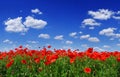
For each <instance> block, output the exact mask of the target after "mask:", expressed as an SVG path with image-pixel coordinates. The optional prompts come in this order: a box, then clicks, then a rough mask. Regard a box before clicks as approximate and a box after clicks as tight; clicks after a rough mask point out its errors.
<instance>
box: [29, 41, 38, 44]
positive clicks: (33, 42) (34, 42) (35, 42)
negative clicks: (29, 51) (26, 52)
mask: <svg viewBox="0 0 120 77" xmlns="http://www.w3.org/2000/svg"><path fill="white" fill-rule="evenodd" d="M28 43H32V44H37V43H38V41H28Z"/></svg>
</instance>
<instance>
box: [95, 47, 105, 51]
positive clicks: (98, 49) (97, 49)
mask: <svg viewBox="0 0 120 77" xmlns="http://www.w3.org/2000/svg"><path fill="white" fill-rule="evenodd" d="M94 51H105V50H104V49H102V48H100V47H94Z"/></svg>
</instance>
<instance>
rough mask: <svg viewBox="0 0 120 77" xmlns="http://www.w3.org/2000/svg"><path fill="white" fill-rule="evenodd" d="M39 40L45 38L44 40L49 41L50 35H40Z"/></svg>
mask: <svg viewBox="0 0 120 77" xmlns="http://www.w3.org/2000/svg"><path fill="white" fill-rule="evenodd" d="M38 37H39V38H44V39H49V38H50V35H49V34H40V35H38Z"/></svg>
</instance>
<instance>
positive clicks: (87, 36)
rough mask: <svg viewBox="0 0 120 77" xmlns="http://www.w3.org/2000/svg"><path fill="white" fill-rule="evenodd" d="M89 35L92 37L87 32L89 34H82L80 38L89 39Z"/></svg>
mask: <svg viewBox="0 0 120 77" xmlns="http://www.w3.org/2000/svg"><path fill="white" fill-rule="evenodd" d="M89 37H90V35H89V34H87V35H82V36H80V39H88V38H89Z"/></svg>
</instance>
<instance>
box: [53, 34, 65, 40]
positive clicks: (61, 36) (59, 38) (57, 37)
mask: <svg viewBox="0 0 120 77" xmlns="http://www.w3.org/2000/svg"><path fill="white" fill-rule="evenodd" d="M54 39H56V40H63V35H58V36H55V37H54Z"/></svg>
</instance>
